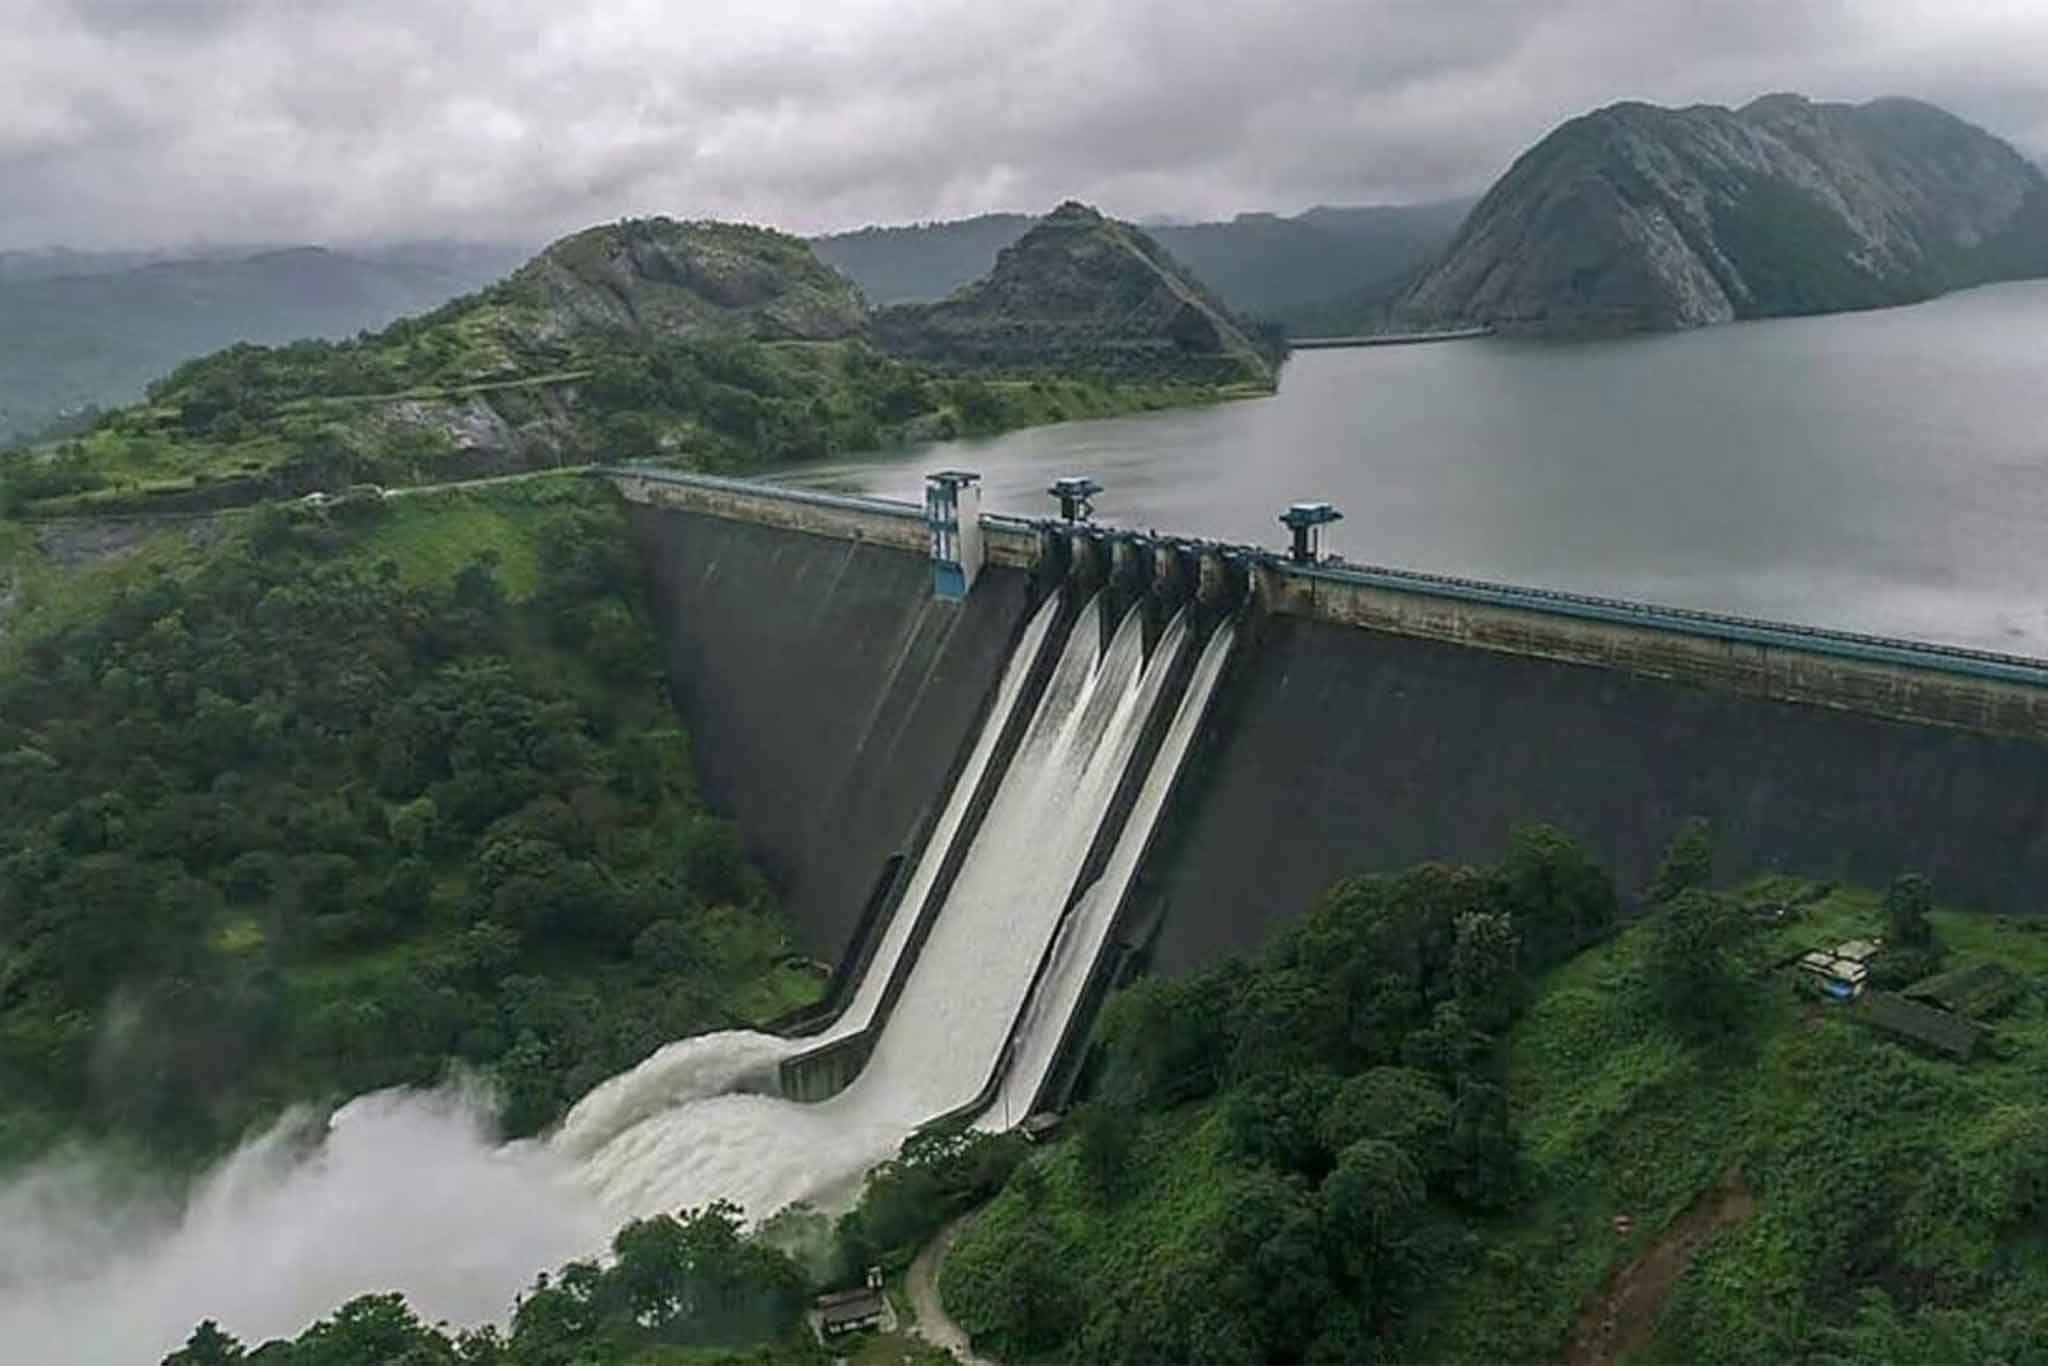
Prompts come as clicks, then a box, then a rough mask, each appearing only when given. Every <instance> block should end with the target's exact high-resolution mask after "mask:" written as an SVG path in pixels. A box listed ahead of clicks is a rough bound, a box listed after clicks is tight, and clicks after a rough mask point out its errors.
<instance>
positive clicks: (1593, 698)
mask: <svg viewBox="0 0 2048 1366" xmlns="http://www.w3.org/2000/svg"><path fill="white" fill-rule="evenodd" d="M604 474H605V477H608V478H610V479H611V480H612V482H613V483H614V484H615V485H616V487H617V488H618V489H619V490H620V492H621V493H622V494H623V495H624V497H625V498H626V499H627V501H628V503H629V513H630V519H631V525H632V531H633V535H634V536H635V538H636V540H637V542H638V544H639V547H640V550H641V552H642V554H643V555H644V557H645V560H646V563H647V566H648V570H649V578H650V583H651V588H650V592H651V595H652V599H653V605H654V608H655V612H656V616H657V620H658V624H659V626H660V629H661V630H662V632H663V636H664V648H665V649H666V651H667V656H668V660H667V662H668V666H669V671H670V677H671V680H672V688H673V693H674V700H675V703H676V706H677V707H678V709H679V711H680V712H681V713H682V716H683V718H684V720H685V722H686V724H687V725H688V727H689V729H690V733H691V735H692V737H693V743H694V746H695V751H696V760H697V765H698V772H699V777H700V781H701V783H702V786H703V789H704V793H705V796H706V797H707V799H708V800H709V801H710V802H711V803H712V804H713V806H714V807H715V808H716V809H718V810H720V811H721V812H722V813H724V814H727V815H730V816H732V817H733V818H734V819H736V820H737V821H738V823H739V826H740V829H741V831H742V833H743V835H744V836H745V838H746V839H747V841H748V845H749V852H750V854H751V855H752V856H753V857H754V858H755V859H757V860H758V862H759V863H760V865H761V866H762V867H763V868H764V869H765V870H766V871H767V872H768V873H769V875H770V876H771V877H772V878H773V879H774V880H775V882H776V883H777V885H778V887H779V889H780V890H781V892H782V894H783V896H784V900H785V904H786V906H787V909H788V912H789V914H790V916H791V919H792V921H793V924H794V927H795V932H796V934H797V935H798V937H799V939H800V942H801V946H802V947H803V948H804V950H805V951H806V952H808V953H810V954H812V955H813V956H816V957H818V958H821V959H823V960H825V961H827V962H830V963H832V964H835V965H836V967H835V970H834V973H833V976H832V982H831V987H830V989H829V990H828V993H827V995H826V998H825V1000H824V1001H823V1002H821V1003H820V1005H819V1007H817V1008H816V1009H814V1010H811V1011H808V1012H803V1013H800V1014H799V1015H797V1016H794V1017H792V1018H790V1019H788V1020H785V1021H784V1022H782V1025H781V1026H780V1027H779V1028H778V1029H777V1030H776V1031H775V1032H774V1033H772V1034H751V1033H743V1034H724V1035H713V1036H709V1037H707V1038H702V1039H693V1040H686V1041H684V1042H683V1043H680V1044H676V1045H672V1046H671V1047H670V1048H668V1049H665V1050H663V1051H662V1053H660V1054H657V1055H656V1056H655V1057H654V1058H652V1059H650V1060H649V1061H648V1062H647V1063H645V1064H643V1065H642V1067H641V1068H639V1069H636V1070H635V1071H634V1072H631V1073H628V1074H625V1075H624V1076H622V1077H619V1078H615V1079H614V1080H613V1081H612V1082H609V1083H607V1084H606V1085H605V1086H603V1087H600V1088H599V1089H598V1090H597V1091H596V1092H594V1093H593V1094H592V1095H591V1096H590V1097H588V1098H587V1099H586V1100H585V1101H584V1102H583V1103H582V1104H581V1105H579V1106H578V1107H577V1110H576V1111H575V1112H574V1113H573V1114H572V1115H571V1117H570V1119H569V1121H568V1122H567V1124H566V1126H565V1128H564V1131H563V1133H562V1134H561V1135H560V1137H559V1138H558V1140H557V1142H558V1144H560V1145H562V1146H564V1147H566V1148H568V1149H569V1150H570V1151H572V1152H574V1153H576V1154H578V1155H579V1156H581V1157H583V1158H584V1159H585V1160H586V1161H587V1164H588V1166H589V1167H590V1168H591V1169H592V1170H593V1171H595V1172H596V1173H598V1179H599V1181H600V1184H602V1185H604V1186H605V1187H606V1194H607V1195H608V1196H610V1197H611V1198H612V1199H614V1200H615V1201H618V1202H620V1203H624V1204H632V1205H644V1206H648V1207H655V1206H668V1207H673V1206H674V1205H676V1204H679V1203H687V1202H698V1201H702V1200H704V1199H708V1198H711V1197H713V1196H717V1195H725V1196H728V1197H731V1198H735V1199H738V1200H740V1201H741V1202H742V1203H743V1204H744V1205H746V1207H747V1208H748V1209H749V1210H751V1211H752V1212H753V1213H754V1214H756V1215H757V1216H759V1215H765V1214H767V1213H771V1212H772V1211H773V1210H774V1209H776V1208H778V1207H779V1206H780V1205H781V1204H783V1203H786V1202H787V1201H789V1200H792V1199H799V1198H803V1199H814V1200H820V1201H836V1200H839V1199H844V1198H849V1197H850V1196H851V1194H852V1193H853V1192H854V1190H856V1189H857V1185H858V1182H859V1179H860V1176H861V1174H862V1173H863V1172H864V1171H865V1170H866V1169H867V1168H868V1167H870V1166H872V1165H873V1164H874V1163H876V1162H878V1161H881V1160H884V1159H886V1158H887V1157H888V1156H890V1155H891V1154H892V1153H893V1152H894V1150H895V1147H896V1146H897V1144H899V1143H900V1142H901V1140H902V1138H903V1137H905V1136H906V1135H907V1134H908V1133H910V1132H911V1131H912V1130H913V1129H915V1128H917V1127H919V1126H921V1125H924V1124H926V1123H929V1122H932V1121H935V1120H952V1121H962V1122H970V1121H971V1122H975V1123H979V1124H982V1125H986V1126H989V1127H996V1128H1000V1127H1005V1126H1007V1125H1009V1124H1012V1123H1015V1122H1017V1121H1019V1120H1021V1119H1022V1118H1023V1117H1024V1116H1025V1115H1026V1114H1028V1113H1030V1112H1031V1111H1033V1110H1035V1109H1038V1108H1043V1107H1044V1106H1046V1105H1049V1104H1058V1103H1060V1101H1061V1099H1062V1097H1063V1092H1064V1088H1065V1087H1066V1086H1067V1085H1068V1084H1070V1082H1071V1078H1072V1074H1073V1070H1074V1064H1075V1062H1076V1060H1077V1054H1078V1051H1079V1043H1080V1041H1081V1040H1082V1039H1083V1038H1084V1037H1085V1033H1086V1029H1087V1025H1088V1021H1089V1018H1090V1017H1091V1015H1092V1011H1093V1007H1094V1005H1095V1004H1096V1003H1097V1002H1098V1001H1099V1000H1100V998H1101V996H1102V994H1103V993H1104V992H1105V991H1106V990H1107V988H1108V986H1109V984H1110V983H1111V981H1112V980H1113V979H1114V978H1116V977H1117V976H1118V975H1119V974H1120V973H1121V972H1122V971H1123V969H1124V966H1125V965H1126V964H1127V963H1128V961H1129V960H1130V959H1131V958H1132V957H1133V956H1134V955H1140V954H1142V955H1144V956H1145V957H1147V958H1148V959H1149V961H1150V963H1151V965H1152V966H1153V968H1154V969H1155V970H1158V971H1165V972H1178V971H1186V970H1189V969H1192V968H1195V967H1198V966H1201V965H1204V964H1207V963H1210V962H1213V961H1216V960H1217V959H1219V958H1220V957H1223V956H1227V955H1229V954H1233V953H1241V952H1248V951H1251V950H1254V949H1255V948H1256V947H1257V946H1258V945H1259V944H1260V943H1261V942H1262V941H1263V940H1264V939H1265V937H1266V936H1267V935H1268V933H1269V932H1270V931H1271V930H1272V929H1273V928H1275V927H1276V926H1277V925H1278V924H1280V923H1281V922H1283V921H1285V920H1286V919H1288V918H1290V917H1292V916H1294V915H1296V914H1298V913H1299V912H1300V911H1302V910H1303V909H1305V908H1306V907H1307V906H1308V904H1309V903H1310V901H1311V900H1312V899H1313V897H1314V896H1315V894H1316V893H1317V892H1319V891H1321V890H1322V889H1323V888H1324V887H1325V886H1327V885H1328V884H1330V883H1331V882H1333V881H1335V880H1336V879H1338V878H1340V877H1342V876H1345V875H1347V874H1352V873H1358V872H1372V871H1391V870H1395V869H1399V868H1402V867H1405V866H1408V865H1410V864H1413V863H1415V862H1419V861H1422V860H1426V859H1447V860H1459V861H1483V860H1490V859H1492V858H1495V857H1497V856H1498V855H1499V854H1500V853H1501V852H1502V851H1503V849H1504V848H1505V846H1506V843H1507V839H1508V835H1509V833H1510V831H1511V830H1512V829H1513V828H1514V827H1516V826H1519V825H1524V824H1529V823H1532V822H1537V821H1548V822H1551V823H1553V824H1556V825H1558V826H1560V827H1562V828H1564V829H1566V830H1568V831H1570V832H1571V833H1572V834H1574V835H1575V836H1577V837H1578V838H1579V839H1581V840H1582V841H1583V842H1584V843H1585V844H1586V845H1587V846H1588V847H1589V848H1590V849H1591V851H1592V852H1593V853H1594V855H1595V856H1596V857H1597V858H1599V859H1600V860H1601V861H1602V862H1603V863H1605V865H1606V866H1607V867H1609V868H1610V869H1611V870H1613V871H1614V873H1615V874H1616V876H1617V878H1618V880H1619V882H1620V885H1621V886H1622V887H1623V888H1625V889H1626V888H1632V887H1636V886H1640V885H1642V883H1643V882H1644V881H1645V880H1647V878H1648V876H1649V873H1650V871H1651V869H1652V868H1653V867H1654V864H1655V861H1656V859H1657V857H1658V856H1659V854H1660V853H1661V851H1662V848H1663V846H1664V844H1665V843H1666V842H1667V841H1668V840H1669V838H1670V836H1671V835H1672V833H1673V832H1674V831H1675V830H1676V829H1677V827H1678V826H1679V824H1680V823H1681V822H1682V821H1683V820H1684V819H1686V818H1688V817H1690V816H1694V815H1700V816H1705V817H1707V818H1709V819H1710V820H1712V821H1713V822H1714V825H1715V828H1716V831H1717V835H1718V837H1719V841H1720V845H1721V848H1722V849H1723V851H1724V853H1725V855H1726V856H1727V858H1728V860H1729V865H1730V867H1731V869H1733V868H1739V869H1741V870H1743V871H1745V872H1747V871H1763V870H1768V869H1783V870H1785V871H1791V872H1798V873H1803V874H1807V875H1812V876H1818V877H1824V878H1841V879H1853V880H1856V881H1861V882H1870V883H1881V882H1883V881H1885V880H1887V879H1889V878H1890V877H1891V876H1892V875H1893V874H1894V873H1895V872H1897V871H1899V870H1901V869H1903V868H1914V869H1917V870H1918V871H1921V872H1924V873H1926V874H1927V875H1929V876H1930V877H1931V878H1932V879H1933V880H1934V881H1935V884H1936V886H1937V888H1938V889H1939V892H1940V894H1941V895H1942V896H1943V897H1944V898H1945V899H1947V900H1950V901H1953V902H1956V903H1959V904H1963V905H1970V906H1976V907H1980V908H1982V909H1985V910H1990V911H1999V912H2029V911H2032V910H2033V909H2034V906H2033V902H2032V888H2033V887H2034V886H2036V885H2038V884H2039V880H2040V878H2041V876H2042V875H2043V873H2044V872H2048V663H2043V662H2040V661H2033V660H2027V659H2020V658H2016V657H2011V656H2003V655H1995V654H1989V653H1983V652H1974V651H1966V650H1956V649H1944V648H1937V647H1930V646H1922V645H1916V644H1912V643H1909V642H1901V641H1894V640H1884V639H1878V638H1872V637H1863V636H1852V635H1846V634H1840V633H1832V632H1826V631H1820V630H1813V629H1809V628H1803V627H1791V626H1784V625H1777V624H1772V623H1761V622H1753V621H1745V620H1739V619H1735V618H1727V617H1719V616H1713V615H1710V614H1702V613H1691V612H1679V611H1674V610H1669V609H1659V608H1653V607H1647V606H1642V605H1638V604H1631V603H1625V602H1618V601H1610V600H1603V599H1594V598H1587V597H1579V596H1571V595H1562V594H1552V593H1545V592H1541V591H1536V590H1529V589H1518V588H1512V587H1507V586H1503V585H1495V584H1485V583H1477V582H1472V581H1466V580H1458V579H1449V578H1441V577H1432V576H1424V575H1417V574H1412V573H1406V572H1402V571H1397V570H1389V569H1373V568H1361V567H1354V566H1348V565H1341V564H1332V563H1325V562H1323V561H1321V560H1320V559H1319V557H1317V556H1316V555H1315V554H1314V553H1313V547H1312V537H1313V535H1314V524H1315V523H1316V521H1317V520H1319V519H1320V518H1323V517H1330V516H1334V515H1335V514H1334V512H1332V511H1330V510H1327V509H1320V505H1298V506H1297V508H1296V509H1295V511H1294V512H1293V513H1290V514H1289V518H1291V519H1293V520H1291V521H1290V525H1293V526H1294V528H1295V535H1296V548H1295V552H1294V553H1293V554H1292V555H1283V554H1275V553H1272V552H1270V551H1267V550H1261V549H1258V548H1253V547H1241V546H1229V545H1219V544H1212V543H1203V542H1196V541H1190V540H1182V539H1177V538H1164V537H1158V536H1154V535H1138V534H1136V533H1131V532H1122V531H1116V530H1114V529H1110V528H1107V527H1103V526H1098V525H1096V524H1095V523H1093V522H1092V521H1089V520H1088V519H1087V516H1086V511H1087V509H1086V499H1087V497H1088V495H1090V494H1092V493H1094V492H1096V491H1097V490H1096V489H1095V488H1094V486H1093V485H1092V484H1090V483H1088V482H1087V481H1085V480H1076V481H1062V483H1063V485H1067V487H1065V488H1056V489H1055V492H1057V493H1062V494H1063V495H1065V496H1064V497H1063V505H1064V506H1063V509H1062V513H1063V515H1062V516H1060V517H1057V518H1053V517H1048V518H1045V519H1043V520H1038V521H1030V520H1023V519H1018V518H1013V517H1003V516H996V515H992V514H984V513H982V512H980V510H979V508H978V489H977V487H976V484H975V482H974V479H973V477H972V476H970V475H963V474H958V473H954V472H947V473H945V474H941V475H937V476H934V478H933V481H932V483H931V485H930V488H929V490H928V497H927V502H926V504H925V505H924V506H921V507H920V506H914V505H909V504H901V503H892V502H884V501H880V500H872V499H855V498H845V497H839V496H835V495H829V494H818V493H810V492H802V491H796V490H785V489H777V488H773V487H770V486H763V485H756V484H748V483H741V482H737V481H729V480H720V479H713V478H708V477H701V476H688V475H680V474H673V473H669V472H665V471H657V470H651V469H639V468H623V469H614V470H609V471H605V472H604ZM1319 509H1320V511H1319ZM1283 520H1289V519H1288V518H1283Z"/></svg>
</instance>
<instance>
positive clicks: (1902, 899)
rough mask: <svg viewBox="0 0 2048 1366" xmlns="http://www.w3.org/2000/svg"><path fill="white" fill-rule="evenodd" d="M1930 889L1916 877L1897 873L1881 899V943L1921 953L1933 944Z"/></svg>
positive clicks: (1932, 904) (1932, 902)
mask: <svg viewBox="0 0 2048 1366" xmlns="http://www.w3.org/2000/svg"><path fill="white" fill-rule="evenodd" d="M1933 909H1934V888H1933V887H1932V886H1931V885H1930V884H1929V883H1928V881H1927V879H1926V878H1924V877H1922V876H1920V874H1918V873H1900V874H1899V875H1898V876H1897V877H1895V878H1893V879H1892V885H1891V886H1890V887H1889V888H1887V889H1886V891H1885V895H1884V919H1885V939H1886V942H1887V943H1888V944H1890V945H1893V946H1895V947H1899V948H1911V949H1922V948H1926V947H1927V946H1928V945H1930V944H1931V943H1933V941H1934V922H1933V921H1931V920H1929V919H1928V915H1929V913H1930V912H1931V911H1933Z"/></svg>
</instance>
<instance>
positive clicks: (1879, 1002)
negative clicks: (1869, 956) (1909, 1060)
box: [1857, 991, 1984, 1062]
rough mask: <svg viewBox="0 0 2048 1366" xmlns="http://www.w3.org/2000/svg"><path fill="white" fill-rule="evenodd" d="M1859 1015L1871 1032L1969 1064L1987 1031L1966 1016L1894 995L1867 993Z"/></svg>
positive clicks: (1891, 993) (1888, 993) (1876, 992)
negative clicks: (1876, 1031) (1872, 1029)
mask: <svg viewBox="0 0 2048 1366" xmlns="http://www.w3.org/2000/svg"><path fill="white" fill-rule="evenodd" d="M1857 1013H1858V1015H1860V1016H1861V1018H1862V1019H1863V1020H1864V1022H1865V1023H1867V1024H1869V1025H1870V1026H1871V1027H1872V1028H1874V1029H1876V1030H1878V1031H1880V1032H1881V1033H1885V1034H1889V1035H1891V1036H1892V1037H1893V1038H1896V1039H1904V1040H1905V1041H1907V1042H1908V1043H1912V1044H1917V1045H1919V1046H1920V1047H1922V1048H1929V1049H1932V1050H1934V1051H1935V1052H1937V1053H1944V1054H1946V1055H1948V1056H1949V1057H1952V1058H1955V1059H1956V1060H1957V1061H1959V1062H1967V1061H1968V1060H1969V1058H1970V1055H1971V1054H1973V1053H1975V1052H1976V1051H1977V1045H1978V1044H1979V1043H1981V1042H1982V1041H1983V1038H1984V1030H1983V1029H1982V1027H1981V1026H1979V1025H1978V1024H1976V1023H1975V1022H1974V1021H1972V1020H1970V1019H1969V1018H1968V1017H1967V1016H1963V1015H1957V1014H1955V1013H1954V1012H1952V1011H1947V1010H1938V1009H1936V1008H1935V1007H1933V1006H1929V1005H1922V1004H1921V1003H1920V1002H1918V1001H1914V1000H1909V999H1907V998H1906V997H1904V996H1901V995H1900V994H1899V993H1897V992H1895V991H1868V992H1865V993H1864V994H1863V1007H1862V1009H1861V1010H1860V1011H1858V1012H1857Z"/></svg>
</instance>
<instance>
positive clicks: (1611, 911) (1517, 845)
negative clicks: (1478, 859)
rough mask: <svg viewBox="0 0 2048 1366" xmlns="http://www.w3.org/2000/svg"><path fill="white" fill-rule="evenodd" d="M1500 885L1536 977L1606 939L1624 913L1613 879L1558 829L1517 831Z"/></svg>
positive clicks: (1498, 878)
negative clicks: (1605, 935)
mask: <svg viewBox="0 0 2048 1366" xmlns="http://www.w3.org/2000/svg"><path fill="white" fill-rule="evenodd" d="M1495 881H1496V896H1497V898H1498V903H1499V904H1500V905H1501V906H1503V907H1504V908H1505V909H1506V910H1507V911H1508V913H1509V914H1510V915H1511V916H1513V917H1514V922H1515V928H1516V929H1517V930H1518V931H1519V932H1520V933H1521V936H1522V953H1523V957H1524V961H1525V963H1526V965H1527V966H1528V967H1529V968H1530V969H1531V970H1532V971H1536V972H1541V971H1543V970H1545V969H1547V968H1550V967H1553V966H1555V965H1556V964H1558V963H1561V962H1563V961H1564V960H1565V959H1566V958H1569V957H1570V956H1571V955H1572V954H1574V953H1576V952H1578V950H1580V949H1581V948H1584V947H1585V946H1586V945H1587V944H1590V943H1592V942H1593V940H1595V939H1596V938H1598V937H1599V936H1601V935H1602V934H1605V933H1606V932H1607V930H1608V928H1609V927H1610V926H1611V925H1613V923H1614V917H1615V913H1616V911H1617V909H1618V908H1619V903H1618V901H1617V899H1616V897H1615V894H1614V883H1613V882H1612V881H1610V880H1609V878H1608V876H1607V874H1606V873H1605V872H1603V871H1601V869H1600V868H1599V866H1598V865H1597V864H1595V863H1594V862H1593V861H1592V859H1590V858H1588V857H1587V856H1586V851H1585V850H1584V849H1581V848H1580V847H1579V845H1578V843H1577V842H1576V841H1574V840H1573V839H1572V838H1571V836H1569V835H1567V834H1565V833H1564V832H1563V831H1562V830H1559V829H1557V828H1556V827H1554V826H1548V825H1533V826H1525V827H1523V828H1522V829H1520V830H1517V831H1515V833H1514V835H1513V837H1512V839H1511V840H1510V842H1509V846H1508V854H1507V857H1506V858H1504V859H1502V860H1501V864H1500V867H1499V869H1498V870H1497V872H1496V873H1495Z"/></svg>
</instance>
